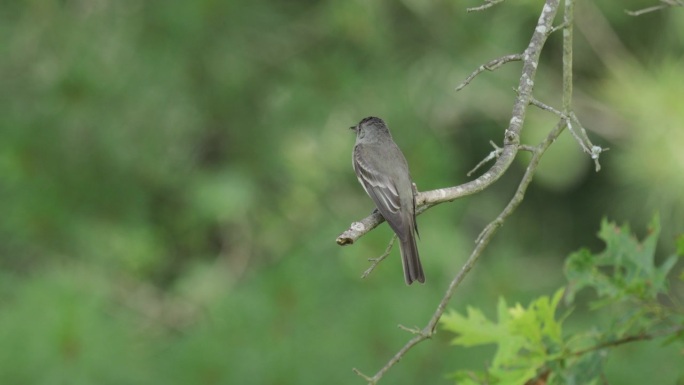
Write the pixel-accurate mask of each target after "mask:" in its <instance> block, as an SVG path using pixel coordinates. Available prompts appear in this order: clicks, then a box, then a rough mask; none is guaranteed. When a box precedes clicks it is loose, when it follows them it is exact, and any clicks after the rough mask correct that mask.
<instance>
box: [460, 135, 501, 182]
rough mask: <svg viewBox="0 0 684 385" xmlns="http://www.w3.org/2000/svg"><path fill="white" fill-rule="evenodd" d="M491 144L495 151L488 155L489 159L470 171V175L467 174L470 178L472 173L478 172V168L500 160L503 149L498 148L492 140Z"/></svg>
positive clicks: (483, 160) (485, 159)
mask: <svg viewBox="0 0 684 385" xmlns="http://www.w3.org/2000/svg"><path fill="white" fill-rule="evenodd" d="M489 144H491V145H492V147H494V150H493V151H492V152H490V153H489V155H487V157H485V158H484V159H482V161H480V163H478V164H477V166H475V167H474V168H473V169H472V170H470V171H468V173H467V174H466V175H467V176H470V175H471V174H472V173H474V172H475V171H477V169H478V168H480V167H481V166H483V165H485V164H486V163H487V162H489V161H490V160H492V159H496V158H498V157H499V155H501V153H502V152H503V148H501V147H499V146H497V145H496V143H494V141H492V140H490V141H489Z"/></svg>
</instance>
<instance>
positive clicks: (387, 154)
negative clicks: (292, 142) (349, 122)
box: [350, 116, 425, 285]
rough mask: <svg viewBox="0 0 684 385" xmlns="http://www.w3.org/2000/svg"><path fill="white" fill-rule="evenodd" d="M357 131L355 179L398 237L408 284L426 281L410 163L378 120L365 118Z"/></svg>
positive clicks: (353, 159) (354, 154)
mask: <svg viewBox="0 0 684 385" xmlns="http://www.w3.org/2000/svg"><path fill="white" fill-rule="evenodd" d="M350 128H351V129H353V130H354V131H355V132H356V143H355V144H354V151H353V152H352V164H353V166H354V172H355V173H356V177H357V179H358V180H359V183H361V186H363V189H364V190H365V191H366V193H367V194H368V196H369V197H370V198H371V199H372V200H373V202H374V203H375V206H376V207H377V209H378V211H379V212H380V214H381V215H382V216H383V218H385V220H386V221H387V223H388V224H389V226H390V227H391V228H392V230H393V231H394V233H395V234H396V235H397V238H399V248H400V251H401V259H402V263H403V268H404V279H405V281H406V284H407V285H410V284H412V283H413V282H414V281H418V282H420V283H424V282H425V274H424V273H423V267H422V265H421V263H420V256H419V255H418V245H417V244H416V236H419V233H418V225H417V223H416V196H415V195H416V191H415V188H414V185H413V181H412V179H411V175H410V173H409V168H408V163H407V162H406V158H405V157H404V154H403V153H402V152H401V150H400V149H399V146H397V144H396V143H394V140H393V139H392V135H391V134H390V132H389V128H387V125H386V124H385V122H384V121H383V120H382V119H380V118H376V117H372V116H371V117H367V118H364V119H362V120H361V121H360V122H359V123H358V124H357V125H356V126H353V127H350Z"/></svg>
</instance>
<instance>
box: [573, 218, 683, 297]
mask: <svg viewBox="0 0 684 385" xmlns="http://www.w3.org/2000/svg"><path fill="white" fill-rule="evenodd" d="M659 234H660V222H659V218H658V215H655V216H654V218H653V220H652V221H651V224H650V226H649V231H648V235H647V236H646V237H645V239H644V240H643V241H642V242H640V241H639V240H638V239H637V238H636V237H634V236H633V235H632V234H631V233H630V230H629V226H627V225H624V226H622V227H619V226H617V225H616V224H615V223H612V222H608V221H607V220H606V219H604V220H603V221H602V222H601V229H600V230H599V232H598V236H599V238H600V239H602V240H603V241H604V243H605V244H606V247H605V249H604V250H603V251H602V252H601V253H599V254H592V253H591V252H590V251H589V250H586V249H582V250H580V251H578V252H575V253H573V254H571V255H570V256H569V257H568V259H567V261H566V264H565V275H566V278H567V279H568V282H569V285H568V292H567V294H566V301H567V302H568V303H572V301H573V300H574V298H575V295H576V294H577V293H578V292H579V291H580V290H582V289H583V288H585V287H591V288H593V289H594V290H595V291H596V293H597V295H598V297H599V298H598V300H597V301H595V302H594V303H593V305H594V306H596V307H600V306H604V305H606V304H608V303H614V302H619V301H623V300H625V299H630V298H633V299H638V300H655V299H656V297H657V295H658V294H660V293H663V292H665V291H666V290H667V279H666V277H667V274H668V273H669V272H670V270H671V269H672V267H673V266H674V264H675V263H676V257H670V258H668V259H667V260H666V261H665V262H664V263H662V264H661V265H660V266H656V265H655V251H656V244H657V241H658V235H659Z"/></svg>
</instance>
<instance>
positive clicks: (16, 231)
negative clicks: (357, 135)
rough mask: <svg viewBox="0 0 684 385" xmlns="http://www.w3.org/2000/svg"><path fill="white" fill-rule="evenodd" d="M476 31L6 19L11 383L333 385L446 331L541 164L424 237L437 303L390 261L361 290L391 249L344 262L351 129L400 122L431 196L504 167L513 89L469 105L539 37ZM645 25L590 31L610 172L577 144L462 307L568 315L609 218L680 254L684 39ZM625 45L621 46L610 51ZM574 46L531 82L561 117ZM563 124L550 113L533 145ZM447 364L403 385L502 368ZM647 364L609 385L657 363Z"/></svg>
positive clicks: (419, 368)
mask: <svg viewBox="0 0 684 385" xmlns="http://www.w3.org/2000/svg"><path fill="white" fill-rule="evenodd" d="M477 4H478V3H477V2H471V3H466V2H458V1H429V0H403V1H387V0H382V1H374V2H367V1H361V0H353V1H346V2H334V1H288V2H278V1H268V0H267V1H259V2H246V1H240V0H237V1H226V2H220V1H214V0H197V1H178V0H171V1H167V2H163V3H160V2H135V1H130V0H123V1H110V0H26V1H5V2H2V3H1V4H0V36H2V37H1V38H0V73H2V74H3V76H1V77H0V87H1V88H2V90H3V92H0V325H2V328H0V330H2V332H1V333H2V341H3V344H2V347H0V358H1V359H0V382H2V383H27V384H29V383H31V384H67V383H68V384H92V383H111V384H126V383H130V384H145V383H149V384H159V383H163V384H174V383H178V384H187V383H206V384H233V383H241V384H250V383H254V384H269V383H274V384H276V383H277V384H290V383H292V384H294V383H297V384H302V383H321V382H328V383H334V382H349V381H354V380H356V378H354V377H353V374H352V373H351V370H350V369H351V367H358V368H359V369H361V370H363V371H371V370H373V368H377V367H379V366H380V365H381V364H382V363H383V362H384V361H385V360H386V359H387V358H388V357H390V356H391V355H392V354H394V352H395V351H396V349H397V348H398V347H399V346H400V344H401V343H403V341H405V339H406V338H407V336H406V334H405V332H403V331H401V330H399V329H396V328H395V327H394V326H395V325H396V324H397V323H402V324H405V325H415V324H418V325H420V324H423V323H424V322H425V321H426V320H427V318H428V317H429V314H431V312H432V311H433V310H434V307H435V305H436V303H437V301H438V299H439V298H440V295H441V293H442V292H443V290H444V288H445V285H446V282H448V280H449V279H450V277H451V276H452V275H453V274H454V272H455V271H456V270H457V269H458V268H459V267H460V265H461V263H462V262H463V260H464V258H465V256H466V255H467V253H468V252H469V250H470V248H471V245H472V243H471V242H472V240H473V239H474V237H475V235H476V234H477V233H478V232H479V231H480V229H481V227H482V226H483V225H484V224H485V223H487V222H488V221H489V220H491V219H492V218H493V216H494V215H496V214H497V213H498V211H500V210H501V208H503V206H504V205H505V202H507V200H508V199H509V198H510V196H511V194H512V192H513V189H514V186H515V184H516V183H517V179H518V177H519V175H520V173H521V172H522V168H523V167H524V162H525V161H526V158H525V157H526V155H524V154H521V156H520V163H519V164H516V165H514V166H513V167H512V168H511V170H510V172H509V174H508V175H506V176H505V177H504V178H502V180H501V181H499V182H497V184H496V185H495V186H493V188H491V189H489V190H488V191H486V192H484V193H482V194H479V195H478V196H476V197H471V198H467V199H463V200H460V201H458V202H454V203H452V204H447V205H442V206H439V207H438V208H435V209H432V210H430V211H429V212H428V213H426V214H425V215H422V216H421V217H420V218H419V222H420V223H419V225H420V226H421V235H422V240H421V242H420V246H419V247H420V249H421V254H422V255H423V259H424V264H425V268H426V274H427V277H428V283H427V284H426V285H424V286H417V287H410V288H409V287H405V286H404V285H403V283H402V280H401V267H400V264H399V263H395V262H396V254H397V251H396V250H395V251H394V252H393V258H390V260H389V261H386V262H385V263H383V265H382V266H381V267H380V268H379V269H378V270H377V271H376V272H374V274H373V276H371V277H370V278H369V279H367V280H365V281H362V280H360V279H359V275H360V274H361V272H362V271H363V270H364V269H365V268H366V267H367V262H366V259H367V258H370V257H375V256H377V255H379V254H380V253H381V252H382V250H384V247H385V245H386V242H387V241H388V240H389V235H390V232H389V230H388V229H387V228H386V226H381V227H380V228H379V229H377V230H376V231H374V232H373V233H372V234H369V235H368V236H367V237H365V238H364V239H362V240H361V241H360V242H357V244H355V245H354V246H352V247H348V248H339V247H337V246H336V245H335V244H334V239H335V237H336V236H337V234H338V233H339V232H341V231H342V230H343V229H344V228H345V227H346V226H347V225H348V224H349V223H350V222H351V221H354V220H356V219H357V218H360V217H362V216H364V215H366V214H367V213H368V212H370V210H372V205H371V202H370V200H369V199H367V197H366V196H365V195H364V194H363V191H362V189H361V188H360V187H359V186H358V185H357V183H356V180H355V178H354V176H353V172H352V170H351V164H350V163H351V161H350V153H351V146H352V143H353V136H352V135H351V133H350V132H349V131H348V130H347V127H349V126H351V125H353V124H355V123H356V122H358V121H359V120H360V119H361V118H363V117H365V116H368V115H376V116H381V117H383V118H384V119H385V120H386V121H387V122H388V123H389V125H390V127H391V128H392V130H393V133H394V136H395V139H396V141H397V142H398V143H399V144H400V146H401V147H402V148H403V150H404V153H405V154H406V156H407V158H408V161H409V164H410V166H411V171H412V174H413V177H414V179H415V180H416V183H417V184H418V187H419V189H421V190H427V189H431V188H437V187H444V186H448V185H455V184H458V183H462V182H464V181H466V180H467V178H466V176H465V174H466V172H467V171H468V170H470V169H471V168H472V167H473V166H474V165H475V164H477V163H478V162H479V161H480V160H481V159H482V158H483V157H484V156H485V155H486V154H487V153H488V152H489V150H490V148H489V144H488V141H489V140H494V141H500V138H501V136H502V129H503V127H504V126H505V125H506V124H507V122H508V120H509V114H510V109H511V101H512V100H513V97H514V95H513V92H512V91H511V87H512V86H514V85H515V84H517V76H518V73H519V67H518V66H517V64H509V65H507V66H505V67H504V68H501V69H499V70H497V71H496V72H493V73H485V74H483V75H482V76H480V77H478V78H477V79H476V80H475V81H474V82H473V83H472V84H471V85H469V86H468V87H467V88H466V89H464V90H463V91H461V92H460V93H455V92H454V90H453V89H454V87H455V86H456V85H457V84H458V83H459V82H460V81H461V80H462V79H463V78H465V76H467V75H468V74H469V73H470V71H472V70H473V69H474V68H476V67H477V66H479V65H480V64H481V63H483V62H486V61H488V60H490V59H492V58H494V57H498V56H501V55H503V54H509V53H513V52H519V51H521V50H522V49H523V47H524V46H525V44H526V42H527V39H528V38H529V35H530V33H531V30H532V28H533V27H534V23H535V21H536V18H537V15H538V13H539V12H540V9H541V3H540V2H539V1H532V0H525V1H515V2H513V1H511V2H506V3H504V4H501V5H499V6H497V7H495V8H493V9H491V10H489V11H487V12H485V13H476V14H467V13H466V12H465V8H466V7H468V6H473V5H477ZM649 4H650V2H647V1H641V0H640V1H637V0H634V1H628V2H612V3H605V4H600V7H601V9H595V8H592V7H590V6H584V7H582V6H581V4H580V5H578V15H577V19H578V20H587V22H585V23H584V27H583V28H578V29H577V30H578V34H577V39H576V41H577V48H576V55H575V58H576V64H575V68H576V90H577V98H576V103H577V106H578V111H577V112H578V115H579V116H580V118H581V119H582V120H583V122H584V123H585V125H586V126H587V127H588V128H590V129H591V130H592V132H590V134H591V135H592V136H593V137H594V138H595V139H596V141H597V142H598V144H601V145H604V146H607V147H610V148H611V151H610V152H609V153H606V156H605V157H604V158H602V160H603V161H604V165H603V166H604V168H603V171H602V172H601V173H599V174H594V173H593V172H591V167H592V165H591V164H590V162H589V161H588V160H587V159H586V156H585V155H584V154H582V153H581V152H580V151H579V149H577V148H576V147H573V143H572V141H571V140H568V139H569V138H567V137H566V138H563V139H562V140H564V141H567V143H565V144H563V143H560V142H559V144H558V146H553V147H552V148H551V150H550V152H549V155H548V156H549V159H550V161H549V162H548V164H547V165H545V164H544V160H542V167H543V168H544V169H542V170H540V175H539V181H538V182H537V183H535V184H534V185H533V186H532V187H531V188H530V189H529V191H528V197H527V200H526V201H525V204H524V205H523V206H522V207H521V208H520V209H519V210H518V212H517V213H516V215H515V216H514V218H511V220H510V221H509V222H507V226H505V227H504V228H503V229H502V230H501V232H500V234H499V236H498V237H497V239H496V240H495V242H494V243H493V244H492V245H491V246H490V249H489V251H488V253H487V254H488V255H487V256H486V257H485V258H484V259H483V262H482V263H481V264H480V266H479V267H478V268H477V269H476V270H475V271H473V272H472V273H471V276H470V279H468V280H467V281H466V282H465V283H464V285H463V286H462V287H461V288H460V291H459V293H458V295H457V298H456V299H455V300H454V301H453V303H452V305H453V306H455V307H457V308H459V307H464V306H465V305H466V304H468V303H477V304H483V305H482V307H483V308H485V306H484V304H486V303H494V302H495V301H496V298H498V297H499V296H500V295H502V294H505V295H506V297H507V298H516V301H517V300H518V299H519V300H520V301H524V300H525V299H530V298H534V297H536V296H538V295H539V293H540V292H544V291H548V289H549V288H553V287H556V286H557V285H558V282H559V281H560V280H561V269H562V257H563V256H564V255H566V254H567V252H568V250H572V249H576V248H577V247H578V246H580V245H588V246H590V245H591V244H592V242H595V241H594V240H593V236H592V233H593V225H594V223H596V222H597V220H598V218H600V217H601V216H603V215H604V214H607V215H609V216H611V217H614V218H621V219H625V220H630V221H632V222H633V223H644V220H643V218H644V217H648V216H650V215H651V213H652V212H653V211H654V210H655V209H658V210H659V211H660V212H661V213H663V214H662V220H663V237H662V240H663V241H662V243H663V244H664V245H663V249H664V250H669V249H672V248H673V247H674V237H675V235H676V234H679V233H681V232H682V229H683V228H684V215H680V214H681V213H682V212H684V204H683V202H684V200H683V199H681V198H682V191H684V190H682V188H681V178H680V177H679V176H680V175H681V173H682V170H683V169H684V163H683V161H682V158H681V151H679V148H678V147H677V145H676V143H678V142H677V141H678V139H677V138H678V135H679V136H681V130H677V129H676V128H677V127H679V126H681V122H682V116H681V109H680V108H678V105H677V101H679V100H681V96H682V93H681V92H682V89H681V87H677V85H678V84H684V79H683V77H684V74H683V73H682V71H679V70H678V63H680V62H681V59H682V55H684V43H683V42H684V20H683V16H684V15H682V13H681V12H677V10H672V11H668V12H660V13H655V14H650V15H646V16H643V17H640V18H632V17H627V16H626V15H625V14H624V13H623V9H624V8H630V9H635V8H639V7H642V6H647V5H649ZM604 17H605V19H606V20H607V22H608V24H605V25H607V26H608V27H607V28H608V31H609V32H612V33H614V34H615V36H617V37H618V40H617V42H618V43H619V42H620V41H621V42H622V43H621V44H618V45H616V44H617V43H616V42H615V41H613V40H607V41H605V40H601V39H602V38H603V37H604V36H608V35H606V34H605V33H603V32H605V31H599V32H602V33H596V31H594V30H592V29H591V28H596V26H600V25H602V24H600V23H595V22H594V21H595V20H596V18H598V20H603V19H602V18H604ZM597 39H598V40H597ZM559 41H560V38H559V36H553V37H552V38H551V40H550V42H549V44H548V47H547V50H546V51H545V52H544V55H543V62H542V63H541V67H540V74H539V78H538V79H537V89H536V93H537V97H538V98H539V99H541V100H544V101H545V102H548V103H550V104H552V105H558V104H559V102H558V99H557V95H559V91H558V89H559V84H560V83H559V81H558V78H559V71H558V68H559V60H560V59H559V58H560V55H559ZM597 47H600V48H597ZM552 119H553V117H550V116H547V115H546V114H545V113H543V112H541V111H532V112H530V114H529V115H528V121H527V125H526V127H525V130H524V135H525V136H524V137H523V140H524V141H526V142H529V143H532V142H533V141H534V140H535V138H536V137H538V136H541V135H544V133H545V132H546V130H548V129H549V128H550V122H551V121H552ZM530 276H533V277H534V279H529V277H530ZM588 319H589V318H588ZM589 320H590V319H589ZM587 322H590V321H587ZM444 338H445V337H440V336H438V337H437V338H436V339H435V340H434V341H433V342H431V343H426V344H424V345H422V346H421V347H419V348H417V349H415V350H414V351H412V352H411V354H410V355H409V356H408V357H407V358H406V359H404V360H403V361H402V362H401V364H400V365H398V366H397V367H396V368H394V369H393V370H392V371H391V373H389V374H388V378H387V382H388V383H393V382H416V381H417V380H418V379H420V380H421V381H423V382H426V383H427V382H431V383H438V382H440V381H444V382H445V383H446V382H447V381H449V380H447V379H446V378H445V377H444V373H447V372H450V371H452V370H453V368H452V363H453V362H455V360H457V361H458V362H462V363H463V364H464V365H469V364H470V363H472V364H474V365H477V364H478V363H480V362H482V360H483V359H484V357H486V356H487V351H484V350H483V351H481V352H479V353H478V352H476V353H470V354H468V355H466V356H464V355H461V354H460V353H458V352H453V351H452V349H449V348H448V347H447V346H446V340H445V339H444ZM639 362H640V364H639V365H634V366H633V367H632V368H628V369H624V368H617V369H615V370H616V371H623V370H624V371H625V373H628V374H629V373H631V371H638V370H648V369H649V368H651V367H652V366H653V365H655V364H656V363H658V362H661V361H659V356H657V355H653V354H651V355H646V356H644V357H642V358H640V360H639ZM628 374H627V375H625V378H627V379H629V378H630V377H629V375H628ZM623 383H627V382H623Z"/></svg>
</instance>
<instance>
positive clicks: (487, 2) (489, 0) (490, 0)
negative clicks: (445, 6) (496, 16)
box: [466, 0, 505, 12]
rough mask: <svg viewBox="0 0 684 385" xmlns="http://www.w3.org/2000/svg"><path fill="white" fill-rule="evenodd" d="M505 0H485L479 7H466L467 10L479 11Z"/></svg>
mask: <svg viewBox="0 0 684 385" xmlns="http://www.w3.org/2000/svg"><path fill="white" fill-rule="evenodd" d="M504 1H505V0H485V3H484V4H482V5H480V6H478V7H472V8H466V11H467V12H477V11H484V10H485V9H487V8H491V7H493V6H495V5H497V4H499V3H503V2H504Z"/></svg>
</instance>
